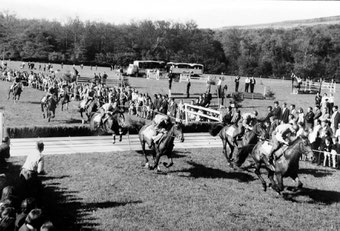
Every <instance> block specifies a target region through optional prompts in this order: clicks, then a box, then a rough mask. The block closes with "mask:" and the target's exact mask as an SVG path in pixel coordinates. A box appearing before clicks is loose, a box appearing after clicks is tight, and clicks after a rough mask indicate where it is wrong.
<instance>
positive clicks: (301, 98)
mask: <svg viewBox="0 0 340 231" xmlns="http://www.w3.org/2000/svg"><path fill="white" fill-rule="evenodd" d="M19 65H20V62H13V61H12V62H10V63H9V67H11V68H16V69H19ZM54 69H60V65H58V64H56V65H55V67H54ZM71 69H72V66H70V65H64V68H63V69H62V71H61V72H60V74H61V73H62V72H65V71H67V70H71ZM77 69H78V70H79V71H80V74H81V76H93V75H94V73H95V72H97V73H98V72H101V73H103V72H104V71H106V72H107V73H108V75H109V76H110V72H111V71H110V68H108V67H98V69H97V70H95V67H93V69H92V70H91V69H90V67H86V66H85V67H84V69H83V70H81V69H80V68H79V67H77ZM129 82H130V84H131V86H132V87H135V88H137V89H138V90H139V91H140V92H143V93H146V92H147V93H149V94H150V95H153V94H155V93H161V94H167V93H168V81H167V80H159V81H157V80H147V79H144V78H129ZM224 84H227V85H228V89H229V90H228V92H229V93H231V92H232V91H233V90H234V88H235V86H234V79H233V78H230V79H228V80H226V81H225V82H224ZM9 86H10V84H9V83H7V82H0V108H2V109H3V110H4V112H5V115H6V120H5V125H6V126H27V125H45V126H46V125H50V126H55V125H61V124H63V125H64V124H66V125H68V126H72V125H79V124H80V123H81V120H80V115H79V113H78V112H77V108H78V102H71V104H70V108H69V111H63V112H61V109H60V106H59V107H58V108H57V113H56V118H55V119H54V120H52V121H51V122H50V123H48V122H47V120H43V119H42V114H41V112H40V105H39V101H40V99H41V98H42V96H43V95H44V92H41V91H38V90H35V89H29V88H25V89H24V92H23V93H22V99H21V100H20V102H19V103H17V104H14V103H13V101H11V100H10V101H8V100H7V97H6V96H7V91H8V88H9ZM265 87H270V89H272V91H274V92H275V96H276V100H279V101H280V102H287V103H288V104H290V103H294V104H296V106H297V107H302V108H304V109H307V107H308V106H314V95H292V94H291V82H290V80H287V81H283V80H277V79H259V78H258V79H257V85H256V86H255V92H260V93H263V91H264V88H265ZM205 89H206V85H205V84H203V83H193V84H192V86H191V93H203V92H204V91H205ZM240 90H241V91H242V90H244V80H243V79H241V84H240ZM185 91H186V83H185V82H184V83H183V82H182V83H177V82H175V83H173V87H172V92H173V93H185ZM212 92H216V86H212ZM339 99H340V94H339V92H338V93H337V94H336V95H335V104H337V103H339ZM190 100H191V99H185V102H189V101H190ZM213 103H217V100H216V99H215V100H214V102H213ZM268 105H273V100H251V99H246V100H244V101H243V102H242V106H243V108H242V109H241V111H243V112H246V111H252V110H255V109H256V110H258V111H259V114H260V116H264V115H265V113H266V107H267V106H268Z"/></svg>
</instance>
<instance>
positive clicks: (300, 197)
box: [283, 188, 340, 205]
mask: <svg viewBox="0 0 340 231" xmlns="http://www.w3.org/2000/svg"><path fill="white" fill-rule="evenodd" d="M287 189H289V190H291V189H292V188H287ZM283 198H284V199H286V200H290V201H293V202H298V203H309V204H325V205H331V204H333V203H339V202H340V192H336V191H330V190H320V189H310V188H302V189H300V190H298V191H297V192H294V191H289V192H284V193H283Z"/></svg>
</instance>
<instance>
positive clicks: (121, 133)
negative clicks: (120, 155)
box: [118, 128, 123, 142]
mask: <svg viewBox="0 0 340 231" xmlns="http://www.w3.org/2000/svg"><path fill="white" fill-rule="evenodd" d="M118 131H119V142H122V139H123V131H122V129H121V128H119V129H118Z"/></svg>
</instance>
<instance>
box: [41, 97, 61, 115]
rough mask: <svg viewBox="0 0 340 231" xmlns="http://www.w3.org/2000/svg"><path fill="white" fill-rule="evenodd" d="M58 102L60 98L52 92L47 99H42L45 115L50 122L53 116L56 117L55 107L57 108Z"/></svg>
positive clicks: (42, 108) (42, 109)
mask: <svg viewBox="0 0 340 231" xmlns="http://www.w3.org/2000/svg"><path fill="white" fill-rule="evenodd" d="M45 97H46V96H45ZM57 104H58V98H57V96H56V95H55V94H52V95H51V96H50V97H48V98H47V99H46V100H45V101H44V100H43V99H42V100H41V101H40V105H41V111H42V113H43V117H44V119H45V118H47V120H48V122H50V121H51V118H54V117H55V109H56V108H57Z"/></svg>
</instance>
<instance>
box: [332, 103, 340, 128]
mask: <svg viewBox="0 0 340 231" xmlns="http://www.w3.org/2000/svg"><path fill="white" fill-rule="evenodd" d="M339 123H340V112H338V106H337V105H336V106H334V107H333V114H332V117H331V128H332V130H333V133H335V132H336V130H338V125H339Z"/></svg>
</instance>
